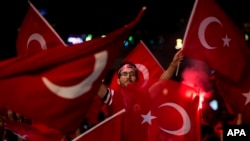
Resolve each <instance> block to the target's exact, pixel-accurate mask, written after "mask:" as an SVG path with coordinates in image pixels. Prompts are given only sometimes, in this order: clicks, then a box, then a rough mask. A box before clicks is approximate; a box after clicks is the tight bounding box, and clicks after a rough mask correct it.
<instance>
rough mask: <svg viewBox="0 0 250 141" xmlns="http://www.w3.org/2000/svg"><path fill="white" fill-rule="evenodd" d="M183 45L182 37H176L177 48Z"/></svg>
mask: <svg viewBox="0 0 250 141" xmlns="http://www.w3.org/2000/svg"><path fill="white" fill-rule="evenodd" d="M182 46H183V45H182V39H176V45H175V49H181V48H182Z"/></svg>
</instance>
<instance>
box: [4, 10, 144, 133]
mask: <svg viewBox="0 0 250 141" xmlns="http://www.w3.org/2000/svg"><path fill="white" fill-rule="evenodd" d="M144 10H145V9H144V8H143V9H142V10H141V12H140V13H139V14H138V15H137V17H136V18H135V20H133V21H132V22H130V23H129V24H127V25H126V26H124V27H122V28H120V29H117V30H116V31H114V32H111V33H109V34H107V35H106V37H104V38H102V37H99V38H95V39H93V40H90V41H88V42H85V43H82V44H76V45H74V46H71V47H64V48H62V47H61V48H60V47H58V48H51V49H49V50H45V51H42V52H39V53H35V54H33V55H30V56H29V57H27V56H18V57H16V58H11V59H9V60H5V61H2V62H0V89H1V93H2V96H1V99H0V103H1V105H2V106H4V108H6V109H10V110H12V111H15V112H17V113H19V114H20V115H23V116H24V117H27V118H29V119H31V120H32V123H43V124H45V125H47V126H48V127H49V128H53V129H58V130H60V131H61V132H63V133H71V132H74V131H75V130H76V129H77V128H78V127H79V125H80V123H81V122H82V120H83V118H84V116H85V115H86V112H87V111H88V109H89V107H90V105H91V102H92V100H93V99H94V97H95V96H96V94H97V91H98V89H99V87H100V85H101V83H102V81H101V80H102V79H103V78H104V76H105V75H106V73H107V71H108V70H109V69H110V67H111V66H112V65H113V63H114V61H115V59H116V57H117V56H118V53H117V52H120V51H121V49H122V47H123V42H124V40H126V39H127V37H128V35H129V34H130V32H131V30H132V29H133V27H134V26H135V25H136V24H137V23H138V22H139V20H140V18H141V16H142V14H143V12H144Z"/></svg>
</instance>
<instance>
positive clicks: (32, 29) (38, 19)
mask: <svg viewBox="0 0 250 141" xmlns="http://www.w3.org/2000/svg"><path fill="white" fill-rule="evenodd" d="M29 4H30V7H29V9H28V12H27V14H26V16H25V18H24V19H23V23H22V25H21V27H20V30H19V31H18V36H17V41H16V50H17V54H18V55H25V54H28V53H29V54H30V53H31V54H32V53H37V52H39V51H42V50H46V49H48V48H53V47H57V46H61V45H62V46H66V45H65V43H64V42H63V40H62V39H61V38H60V36H59V35H58V34H57V33H56V31H55V30H54V29H53V27H52V26H51V25H50V24H49V23H48V21H47V20H46V19H45V18H44V17H43V16H42V15H41V14H40V13H39V11H38V10H37V9H36V8H35V7H34V5H33V4H32V3H29ZM33 37H34V38H33ZM43 41H44V43H43Z"/></svg>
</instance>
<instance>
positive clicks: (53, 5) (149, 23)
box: [0, 0, 250, 59]
mask: <svg viewBox="0 0 250 141" xmlns="http://www.w3.org/2000/svg"><path fill="white" fill-rule="evenodd" d="M30 1H31V2H32V3H33V4H34V6H35V7H36V8H37V9H45V10H46V11H47V14H46V15H44V16H45V18H46V19H47V20H48V22H49V23H50V24H51V25H52V26H53V27H54V29H55V30H56V31H57V32H58V34H59V35H60V36H61V37H62V39H63V40H65V42H66V39H67V37H68V36H69V34H82V33H92V34H93V35H96V36H98V35H102V34H106V33H108V32H111V31H113V30H115V29H118V28H120V27H121V26H123V25H125V24H127V23H128V22H130V21H131V20H132V19H133V18H134V17H135V16H136V15H137V13H138V12H139V11H140V9H141V8H142V7H143V6H147V10H146V12H145V14H144V15H143V17H142V19H141V21H140V23H139V24H138V26H137V27H136V29H137V30H139V31H140V36H139V37H138V38H141V39H143V40H145V42H146V44H147V41H148V39H151V38H152V39H153V38H157V37H158V36H160V35H167V36H171V35H172V36H173V38H176V37H179V38H181V37H183V35H184V32H185V28H186V25H187V22H188V19H189V16H190V13H191V10H192V7H193V4H194V0H172V1H162V0H154V1H153V0H147V1H143V0H124V1H120V0H119V1H113V0H112V1H110V0H105V1H97V0H89V1H87V0H85V1H82V0H60V1H59V0H30ZM217 1H218V3H219V4H220V5H221V6H222V8H223V9H224V10H225V11H226V12H227V13H228V15H229V16H230V17H232V19H233V20H234V21H235V22H236V24H238V25H239V26H240V27H242V26H243V24H242V23H243V22H244V21H250V16H249V13H250V10H249V9H250V8H249V7H247V4H246V2H245V1H235V0H217ZM27 10H28V2H27V1H26V0H14V1H3V2H2V8H1V25H2V26H1V27H2V28H1V33H2V36H1V43H2V45H1V47H0V59H6V58H10V57H14V56H15V40H16V37H17V29H18V27H19V26H20V25H21V23H22V20H23V18H24V16H25V14H26V12H27ZM168 42H170V43H172V42H173V41H171V40H170V41H168ZM168 42H167V43H166V44H168Z"/></svg>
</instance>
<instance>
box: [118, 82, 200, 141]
mask: <svg viewBox="0 0 250 141" xmlns="http://www.w3.org/2000/svg"><path fill="white" fill-rule="evenodd" d="M148 84H149V83H148ZM122 92H123V95H124V97H126V96H127V97H132V98H130V100H131V101H132V102H130V105H129V106H128V107H126V108H127V111H128V113H127V115H126V117H125V123H124V128H125V132H124V134H125V135H124V137H125V138H126V139H127V140H129V141H136V140H138V139H141V140H148V141H166V140H175V141H187V140H188V141H189V140H190V141H191V140H192V141H199V140H200V115H199V111H198V103H199V99H198V97H197V91H196V90H195V89H194V88H192V87H189V86H187V85H185V84H182V83H179V82H175V81H171V80H158V81H152V82H150V84H149V85H147V87H146V88H144V89H141V88H140V87H138V86H137V84H136V85H131V86H128V87H126V88H123V89H122Z"/></svg>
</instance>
